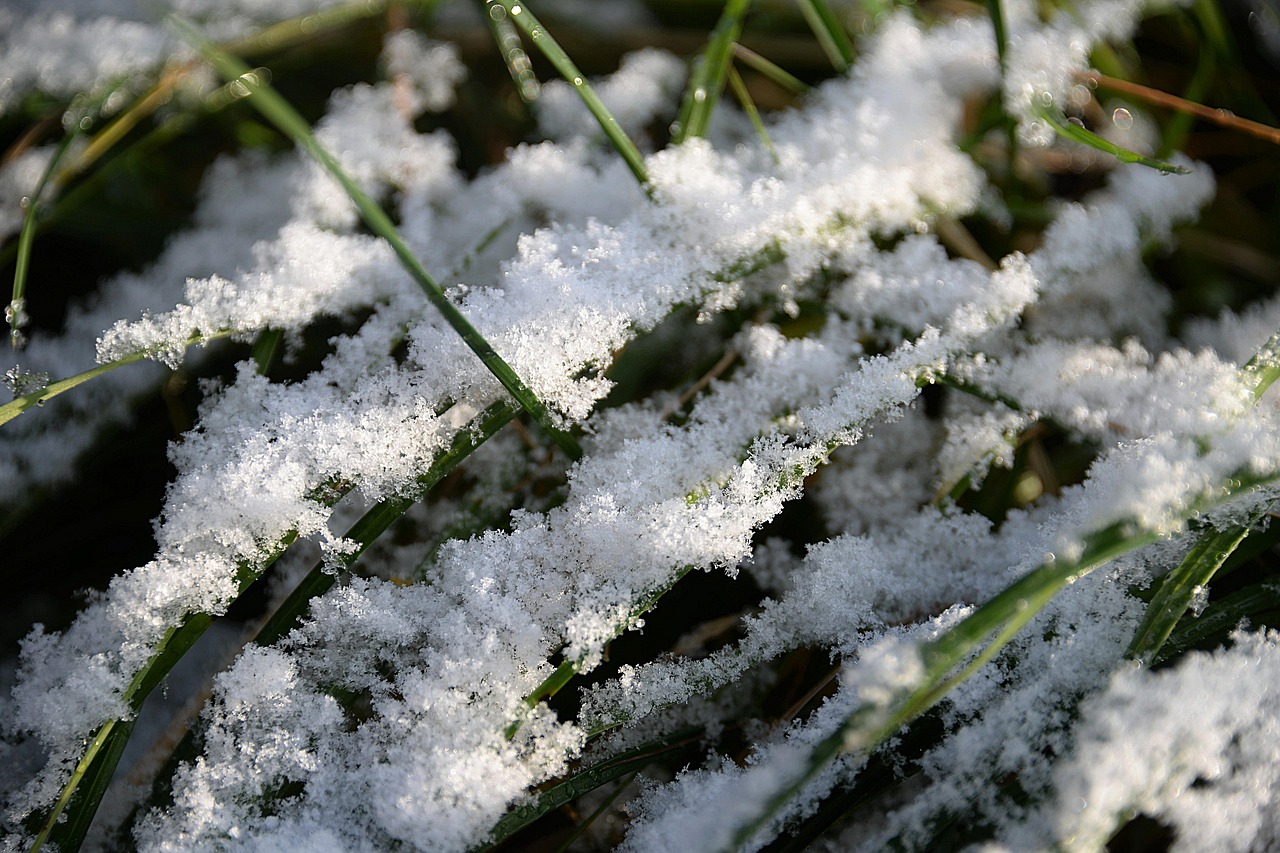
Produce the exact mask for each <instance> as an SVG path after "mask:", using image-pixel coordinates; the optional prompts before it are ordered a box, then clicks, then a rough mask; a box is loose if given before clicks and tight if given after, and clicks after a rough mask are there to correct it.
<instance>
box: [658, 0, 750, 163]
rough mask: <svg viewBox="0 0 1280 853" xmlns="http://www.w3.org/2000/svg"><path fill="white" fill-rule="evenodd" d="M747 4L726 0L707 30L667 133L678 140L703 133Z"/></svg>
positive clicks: (705, 130)
mask: <svg viewBox="0 0 1280 853" xmlns="http://www.w3.org/2000/svg"><path fill="white" fill-rule="evenodd" d="M750 8H751V0H728V2H726V3H725V4H724V11H723V12H722V13H721V15H720V20H719V22H717V23H716V27H715V29H714V30H712V31H711V39H710V41H709V42H708V44H707V49H706V51H705V52H704V53H703V54H702V56H700V57H699V58H698V60H697V61H696V62H695V63H694V66H693V74H692V75H690V77H689V86H688V88H687V89H686V90H685V93H684V99H683V101H681V103H680V117H679V118H678V119H676V127H675V130H674V131H673V133H672V134H671V137H672V138H671V141H672V142H673V143H676V144H679V143H681V142H684V141H685V140H686V139H689V138H691V137H695V136H706V135H707V126H708V125H709V124H710V123H711V114H712V113H713V112H714V111H715V108H716V104H717V103H718V102H719V100H720V93H721V92H722V91H723V90H724V84H725V78H726V77H727V76H728V73H729V61H730V57H731V55H732V52H733V45H734V44H735V43H736V42H737V41H738V37H739V36H740V35H741V34H742V22H743V20H744V19H745V18H746V16H747V11H748V10H749V9H750Z"/></svg>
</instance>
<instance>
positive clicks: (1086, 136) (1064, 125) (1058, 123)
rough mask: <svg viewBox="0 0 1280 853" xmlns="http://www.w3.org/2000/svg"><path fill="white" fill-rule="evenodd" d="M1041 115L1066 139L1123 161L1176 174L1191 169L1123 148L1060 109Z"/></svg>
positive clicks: (1181, 173)
mask: <svg viewBox="0 0 1280 853" xmlns="http://www.w3.org/2000/svg"><path fill="white" fill-rule="evenodd" d="M1040 117H1041V118H1043V119H1044V120H1045V121H1047V122H1049V124H1050V126H1051V127H1053V129H1054V132H1056V133H1057V134H1058V135H1059V136H1061V137H1063V138H1064V139H1070V140H1072V141H1073V142H1079V143H1081V144H1083V145H1087V146H1089V147H1090V148H1093V149H1095V150H1097V151H1101V152H1102V153H1104V154H1110V155H1111V156H1112V157H1115V158H1116V159H1117V160H1119V161H1120V162H1121V163H1138V164H1140V165H1143V166H1147V167H1149V168H1152V169H1157V170H1159V171H1161V172H1165V173H1168V174H1174V175H1185V174H1187V173H1188V172H1189V171H1190V170H1189V169H1184V168H1183V167H1182V166H1175V165H1173V164H1172V163H1166V162H1165V161H1163V160H1157V159H1155V158H1154V157H1146V156H1143V155H1142V154H1139V153H1137V152H1136V151H1130V150H1129V149H1128V148H1121V147H1120V146H1119V145H1116V144H1115V143H1114V142H1108V141H1107V140H1105V139H1103V138H1102V137H1101V136H1099V135H1098V134H1096V133H1094V132H1093V131H1091V130H1086V129H1085V128H1083V127H1081V126H1079V125H1077V124H1072V123H1071V122H1070V121H1068V120H1067V118H1066V116H1064V115H1063V114H1062V113H1061V112H1060V111H1057V110H1051V109H1042V110H1041V111H1040Z"/></svg>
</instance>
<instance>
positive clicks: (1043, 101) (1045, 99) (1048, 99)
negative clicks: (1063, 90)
mask: <svg viewBox="0 0 1280 853" xmlns="http://www.w3.org/2000/svg"><path fill="white" fill-rule="evenodd" d="M1036 100H1038V101H1039V102H1040V105H1041V106H1045V107H1051V106H1053V95H1051V94H1050V93H1048V92H1041V93H1040V94H1038V95H1036Z"/></svg>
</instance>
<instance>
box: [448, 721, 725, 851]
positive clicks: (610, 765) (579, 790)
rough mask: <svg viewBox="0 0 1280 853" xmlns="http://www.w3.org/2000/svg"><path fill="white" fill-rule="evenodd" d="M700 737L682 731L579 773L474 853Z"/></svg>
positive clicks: (501, 826) (508, 819) (505, 822)
mask: <svg viewBox="0 0 1280 853" xmlns="http://www.w3.org/2000/svg"><path fill="white" fill-rule="evenodd" d="M700 734H701V733H700V732H699V731H681V732H677V733H675V734H673V735H670V736H668V737H665V738H662V739H660V740H657V741H654V742H653V743H649V744H646V745H644V746H641V747H637V748H636V749H633V750H630V751H628V752H624V753H622V754H621V755H617V756H615V757H613V758H610V759H608V760H607V761H604V762H601V763H600V764H597V765H594V766H592V767H588V768H586V769H585V770H579V771H578V772H576V773H574V774H573V775H571V776H569V777H568V778H566V779H564V780H563V781H561V782H559V783H558V784H556V785H553V786H552V787H550V788H547V789H546V790H545V791H543V792H542V793H541V794H540V795H539V796H538V799H537V801H536V802H534V803H532V804H531V805H527V806H523V807H521V808H518V809H515V810H513V811H511V812H508V813H507V814H506V815H505V816H504V817H503V818H502V819H501V820H499V821H498V822H497V823H496V824H494V827H493V830H492V832H491V833H490V835H489V843H488V844H486V845H484V846H482V847H478V848H475V849H473V850H472V853H484V851H489V850H493V849H494V848H496V847H497V846H498V845H500V844H501V843H502V842H503V841H505V840H507V839H508V838H510V837H511V836H512V835H514V834H516V833H517V832H519V831H520V830H522V829H524V828H525V827H526V826H529V825H530V824H532V823H533V822H534V821H537V820H539V819H540V818H542V817H544V816H546V815H548V814H550V813H551V812H553V811H555V810H556V809H558V808H560V807H561V806H563V805H565V804H567V803H571V802H573V801H574V800H576V799H578V798H579V797H581V796H582V795H583V794H589V793H590V792H592V791H594V790H596V789H597V788H599V787H601V786H602V785H606V784H608V783H609V782H612V781H613V780H614V779H619V778H621V777H623V776H626V775H627V774H628V773H634V772H636V771H638V770H642V769H644V768H645V767H646V766H648V765H649V764H652V763H653V762H654V761H656V760H657V759H658V758H660V757H662V755H663V754H665V753H668V752H670V751H672V750H674V749H678V748H679V747H681V746H684V745H685V744H687V743H691V742H693V741H694V740H695V739H696V738H697V737H698V736H699V735H700Z"/></svg>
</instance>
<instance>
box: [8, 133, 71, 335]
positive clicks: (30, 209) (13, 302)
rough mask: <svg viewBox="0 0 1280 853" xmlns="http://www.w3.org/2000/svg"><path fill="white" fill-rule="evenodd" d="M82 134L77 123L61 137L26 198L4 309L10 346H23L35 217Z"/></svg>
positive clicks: (34, 234)
mask: <svg viewBox="0 0 1280 853" xmlns="http://www.w3.org/2000/svg"><path fill="white" fill-rule="evenodd" d="M79 133H80V125H79V124H76V125H74V126H73V127H72V129H71V130H70V131H69V132H68V133H67V134H66V135H65V136H63V137H62V142H61V143H60V144H59V145H58V150H57V151H55V152H54V154H53V158H52V159H50V161H49V165H48V166H47V167H45V170H44V174H42V175H41V176H40V180H39V182H38V183H37V184H36V188H35V191H34V192H32V193H31V195H30V196H28V197H27V198H26V199H24V201H25V202H26V211H25V212H24V213H23V215H22V230H21V231H20V232H19V233H18V256H17V261H16V263H15V265H14V271H13V294H12V296H11V297H10V300H9V307H8V308H7V309H5V320H6V321H8V323H9V345H10V346H11V347H13V348H14V349H21V348H22V345H23V340H24V336H23V334H22V327H23V326H24V325H25V323H26V294H27V274H28V272H29V270H30V267H31V248H32V246H34V245H35V238H36V217H37V216H38V215H39V213H40V198H41V196H43V195H44V190H45V187H46V186H47V185H48V184H49V181H50V179H51V178H52V177H53V173H54V170H56V169H57V168H58V164H59V163H61V162H62V158H63V157H65V156H66V153H67V151H68V150H70V148H71V142H72V140H74V139H75V138H76V136H78V135H79Z"/></svg>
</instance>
